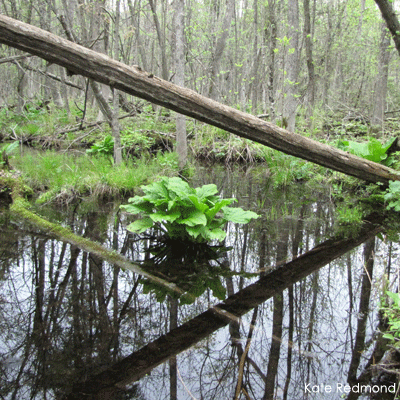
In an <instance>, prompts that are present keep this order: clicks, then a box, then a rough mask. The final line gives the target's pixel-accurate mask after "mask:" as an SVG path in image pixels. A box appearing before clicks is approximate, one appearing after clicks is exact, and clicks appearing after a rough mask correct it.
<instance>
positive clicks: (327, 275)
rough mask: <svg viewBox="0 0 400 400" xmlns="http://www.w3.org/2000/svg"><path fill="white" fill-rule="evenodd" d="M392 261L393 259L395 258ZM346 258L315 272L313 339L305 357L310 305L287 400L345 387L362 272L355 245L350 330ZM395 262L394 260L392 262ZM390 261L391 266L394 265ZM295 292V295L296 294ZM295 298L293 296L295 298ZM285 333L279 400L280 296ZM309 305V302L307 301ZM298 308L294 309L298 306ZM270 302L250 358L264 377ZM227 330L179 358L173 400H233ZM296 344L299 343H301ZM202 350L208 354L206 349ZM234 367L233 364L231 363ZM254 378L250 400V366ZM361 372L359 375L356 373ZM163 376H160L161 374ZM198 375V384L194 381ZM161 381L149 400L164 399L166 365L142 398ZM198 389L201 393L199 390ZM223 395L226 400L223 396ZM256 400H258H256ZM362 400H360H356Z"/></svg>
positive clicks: (381, 260) (381, 263)
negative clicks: (310, 389) (318, 388)
mask: <svg viewBox="0 0 400 400" xmlns="http://www.w3.org/2000/svg"><path fill="white" fill-rule="evenodd" d="M378 248H379V250H378V252H377V254H376V262H375V265H374V277H373V282H374V285H373V292H372V294H371V306H370V310H371V313H370V315H369V318H368V322H367V335H366V342H369V341H370V339H371V337H372V334H373V333H374V332H375V330H376V326H377V302H378V297H379V289H380V285H379V283H378V282H379V279H380V277H381V276H382V274H383V273H384V269H385V267H386V254H387V251H388V250H387V246H386V245H384V244H383V243H382V242H380V241H378ZM393 257H394V256H393ZM396 258H397V255H396ZM346 259H347V255H346V256H343V257H342V258H341V259H339V260H336V261H334V262H332V263H331V264H330V265H328V266H325V267H324V268H322V269H321V270H320V271H319V277H318V303H317V311H316V318H315V322H314V337H313V339H312V350H311V352H310V353H308V352H307V349H306V343H307V335H308V323H309V319H308V318H307V317H308V315H309V314H308V313H309V304H306V305H304V306H302V307H301V306H300V308H301V310H302V311H301V312H302V313H304V315H303V318H304V319H303V324H302V326H299V327H298V329H297V330H296V332H295V333H294V342H295V343H294V345H293V346H292V351H293V355H292V360H293V361H292V381H291V386H290V391H289V396H288V398H293V399H294V398H296V399H301V398H306V397H305V396H304V388H305V384H307V383H311V384H312V385H316V384H324V385H331V386H332V388H334V389H335V390H333V391H332V394H328V393H323V394H311V395H309V398H312V399H327V400H328V399H337V398H340V394H339V395H338V393H337V392H336V388H337V384H343V385H345V384H346V380H347V373H348V367H349V362H350V359H351V346H352V345H351V340H350V339H351V338H353V340H354V337H355V334H356V324H357V310H358V306H359V304H358V303H359V295H360V289H361V279H360V276H361V273H362V269H363V247H362V246H360V247H359V248H357V249H356V250H355V251H353V252H352V253H351V263H352V271H353V277H352V278H353V279H352V280H353V297H354V308H355V310H353V313H352V314H351V326H349V289H348V278H347V265H346V262H347V260H346ZM396 261H397V260H396ZM396 261H395V260H393V264H395V262H396ZM311 280H312V278H311V277H308V278H307V279H306V280H305V284H307V283H308V284H310V282H311ZM295 292H296V290H295ZM295 296H296V295H295ZM284 299H285V300H284V301H285V306H284V310H285V311H284V330H283V339H282V344H281V356H280V363H279V368H278V371H279V372H278V392H277V393H278V398H279V394H280V395H282V393H283V387H284V383H285V378H286V372H287V371H286V357H287V349H288V330H287V327H288V323H289V322H288V308H287V307H288V299H287V292H286V293H285V296H284ZM309 300H311V298H310V299H309ZM297 306H299V305H297ZM272 307H273V306H272V300H269V301H267V302H266V303H264V304H263V305H262V306H260V307H259V317H258V320H257V325H256V329H255V332H254V335H253V339H252V344H251V347H250V351H249V357H250V358H251V359H252V360H253V361H255V362H256V363H257V365H258V366H259V367H260V368H261V369H262V371H263V372H264V373H266V371H267V364H268V352H269V346H270V335H271V331H272ZM251 316H252V312H250V313H248V314H247V315H245V316H244V317H243V319H242V327H241V333H242V345H243V348H244V346H245V344H246V335H247V333H248V330H249V324H250V320H251ZM298 318H299V316H298V315H297V316H296V319H298ZM229 339H230V335H229V329H228V328H227V327H226V328H224V329H221V330H219V331H218V332H216V333H215V334H214V335H212V337H211V338H210V339H208V340H207V341H203V342H202V346H200V345H198V346H196V347H195V348H192V349H190V350H189V351H187V352H185V353H183V354H180V355H178V369H179V371H180V375H181V380H180V378H178V382H179V383H178V387H179V395H178V398H182V399H189V398H192V397H191V396H190V394H189V392H190V393H191V394H192V395H193V398H196V399H200V398H201V397H200V395H201V394H202V395H203V396H204V399H212V398H214V397H213V396H217V397H216V398H232V390H233V389H232V387H234V385H235V382H236V381H235V378H236V377H237V369H236V370H234V369H233V364H232V360H230V356H231V352H232V348H231V346H230V340H229ZM300 339H301V341H300ZM205 346H207V350H205V348H204V347H205ZM371 349H372V346H370V348H368V349H367V350H366V352H365V354H364V355H363V360H364V361H362V364H361V365H363V363H364V364H365V361H366V360H367V359H368V358H369V356H370V354H371ZM307 356H308V357H309V360H310V362H309V365H310V373H309V378H308V380H307V367H308V366H307V360H308V358H307ZM235 362H236V360H235ZM234 371H235V372H234ZM250 372H251V376H252V378H253V382H252V387H253V389H254V391H255V392H254V393H255V394H256V397H255V398H261V396H262V394H263V391H264V385H263V382H262V381H261V379H260V378H259V377H258V376H257V374H256V373H255V372H254V369H252V367H250ZM360 372H361V370H359V373H360ZM164 374H165V375H164ZM200 374H202V375H203V378H202V380H201V381H200V379H199V376H200ZM162 376H163V378H164V379H165V382H164V383H165V385H164V386H163V387H164V390H161V391H160V392H159V393H158V394H157V396H156V397H153V395H152V397H151V398H154V399H164V398H167V397H168V393H169V386H168V385H169V383H168V368H167V366H166V365H164V366H161V367H159V368H158V369H157V372H154V374H153V373H152V374H151V375H150V376H149V377H147V378H145V379H143V380H142V382H141V387H142V389H143V391H144V392H145V393H147V394H148V395H150V394H151V393H153V394H154V393H155V392H154V390H155V388H157V387H160V386H158V382H159V380H160V379H161V377H162ZM221 377H224V382H223V383H221V384H218V379H221ZM200 384H202V385H203V386H202V390H201V389H200ZM224 394H225V395H226V397H223V396H224ZM257 396H258V397H257ZM361 398H362V397H360V399H361Z"/></svg>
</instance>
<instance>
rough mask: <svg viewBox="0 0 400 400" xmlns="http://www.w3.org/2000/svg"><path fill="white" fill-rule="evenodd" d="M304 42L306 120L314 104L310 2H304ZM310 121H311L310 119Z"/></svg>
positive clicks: (305, 0)
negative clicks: (306, 81)
mask: <svg viewBox="0 0 400 400" xmlns="http://www.w3.org/2000/svg"><path fill="white" fill-rule="evenodd" d="M303 5H304V41H305V45H306V59H307V70H308V88H307V92H308V112H307V116H308V118H310V117H312V115H313V110H314V104H315V72H314V60H313V35H312V31H311V13H310V0H304V2H303ZM311 120H312V119H311Z"/></svg>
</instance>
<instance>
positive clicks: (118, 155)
mask: <svg viewBox="0 0 400 400" xmlns="http://www.w3.org/2000/svg"><path fill="white" fill-rule="evenodd" d="M119 21H120V0H115V21H114V59H115V60H119ZM112 95H113V112H112V119H111V130H112V135H113V138H114V163H115V165H119V164H121V162H122V150H121V132H120V126H119V120H118V116H119V92H118V90H117V89H115V88H112Z"/></svg>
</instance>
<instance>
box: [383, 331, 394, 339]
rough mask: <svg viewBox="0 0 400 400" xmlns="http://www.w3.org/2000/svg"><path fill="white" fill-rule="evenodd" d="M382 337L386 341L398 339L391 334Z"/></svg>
mask: <svg viewBox="0 0 400 400" xmlns="http://www.w3.org/2000/svg"><path fill="white" fill-rule="evenodd" d="M382 337H383V338H385V339H389V340H396V338H395V337H394V336H393V335H391V334H390V333H385V334H383V335H382Z"/></svg>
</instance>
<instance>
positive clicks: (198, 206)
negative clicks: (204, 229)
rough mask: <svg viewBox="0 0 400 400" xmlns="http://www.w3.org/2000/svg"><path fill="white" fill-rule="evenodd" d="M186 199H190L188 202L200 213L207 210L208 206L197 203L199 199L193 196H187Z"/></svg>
mask: <svg viewBox="0 0 400 400" xmlns="http://www.w3.org/2000/svg"><path fill="white" fill-rule="evenodd" d="M188 199H190V201H191V202H192V203H193V204H194V206H195V207H196V208H197V209H198V210H199V211H201V212H202V213H204V212H205V211H207V210H208V208H209V207H208V205H207V204H204V203H202V202H200V201H199V199H198V198H197V197H196V196H195V195H189V196H188Z"/></svg>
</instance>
